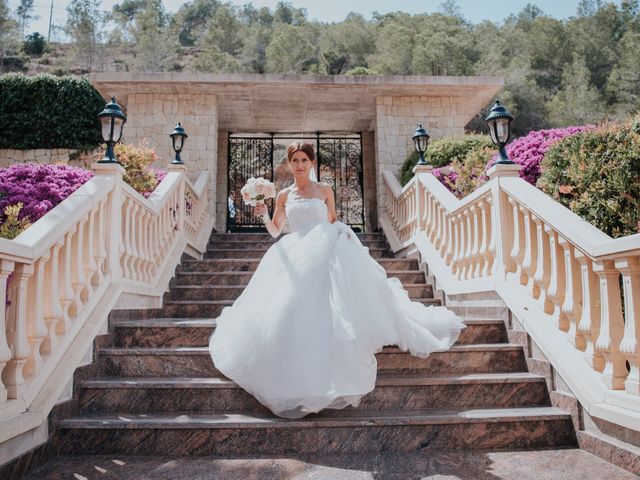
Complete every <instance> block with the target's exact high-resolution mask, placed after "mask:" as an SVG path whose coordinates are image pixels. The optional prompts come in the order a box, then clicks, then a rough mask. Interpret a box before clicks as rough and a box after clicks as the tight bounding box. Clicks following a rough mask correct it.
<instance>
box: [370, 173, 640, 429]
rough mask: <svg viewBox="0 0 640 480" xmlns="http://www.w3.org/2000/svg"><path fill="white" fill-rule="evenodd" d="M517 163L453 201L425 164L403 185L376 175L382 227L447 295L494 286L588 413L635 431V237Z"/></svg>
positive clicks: (638, 314) (639, 389)
mask: <svg viewBox="0 0 640 480" xmlns="http://www.w3.org/2000/svg"><path fill="white" fill-rule="evenodd" d="M517 170H518V167H515V166H507V167H503V166H497V167H494V168H493V169H492V171H490V172H489V173H490V178H491V179H490V181H489V182H487V183H485V184H484V185H483V186H482V187H480V188H479V189H478V190H476V191H475V192H473V193H472V194H470V195H468V196H467V197H465V198H464V199H462V200H458V199H457V198H456V197H455V196H454V195H453V194H452V193H451V192H449V191H448V190H447V189H446V188H445V187H444V186H443V185H442V184H441V183H440V182H439V181H438V180H437V179H436V178H435V177H434V176H433V175H432V174H431V172H430V168H429V167H422V170H420V169H418V170H417V171H416V175H415V176H414V178H413V179H412V180H411V181H410V182H409V183H408V184H407V185H406V186H405V187H404V188H401V187H400V185H399V184H398V181H397V180H396V178H395V177H394V176H393V175H392V174H391V173H390V172H388V171H387V172H384V180H385V185H386V193H387V197H386V198H387V204H386V205H385V206H384V212H385V216H384V218H382V219H381V222H380V223H381V226H382V227H383V229H384V231H385V234H386V235H387V238H389V239H390V243H391V244H392V248H393V249H394V250H395V251H400V250H403V249H404V250H407V251H409V250H411V249H412V248H413V249H415V248H417V250H418V251H419V252H420V254H421V256H422V258H423V260H424V261H425V262H426V263H427V264H428V265H429V269H430V270H431V271H432V273H433V274H434V275H435V277H436V278H437V282H438V284H439V286H441V287H442V288H443V290H444V291H445V293H447V294H449V295H453V294H462V293H473V292H480V291H489V290H494V291H496V292H497V293H498V294H499V295H500V296H501V298H502V300H503V301H504V302H505V303H506V304H507V306H508V307H509V309H510V310H511V312H512V313H513V314H514V315H516V316H517V317H518V320H519V321H520V322H521V323H522V324H523V326H524V327H525V328H526V329H527V332H528V333H529V334H530V336H531V337H532V339H534V340H535V342H536V344H537V345H538V346H539V347H540V348H541V349H542V351H543V353H544V354H545V356H546V357H547V358H549V359H550V361H551V362H552V364H553V366H554V368H556V370H557V371H558V372H559V373H560V374H561V375H562V377H563V379H564V380H565V381H566V382H567V384H568V385H569V387H570V388H572V391H573V392H574V394H576V396H577V398H578V399H579V400H580V401H581V403H582V404H583V405H584V406H585V408H587V410H588V411H589V413H590V414H592V415H594V416H596V417H600V418H604V419H606V420H608V421H611V422H613V423H619V424H625V426H627V427H629V428H633V429H636V430H640V341H639V336H640V234H636V235H631V236H628V237H624V238H618V239H612V238H611V237H609V236H608V235H606V234H604V233H603V232H602V231H600V230H598V229H597V228H595V227H594V226H593V225H590V224H589V223H587V222H585V221H584V220H582V219H581V218H579V217H578V216H577V215H575V214H574V213H573V212H571V211H570V210H568V209H567V208H565V207H564V206H562V205H561V204H559V203H557V202H555V201H554V200H553V199H552V198H550V197H549V196H547V195H545V194H544V193H543V192H541V191H540V190H538V189H536V188H535V187H533V186H532V185H530V184H528V183H527V182H526V181H524V180H522V179H520V178H519V177H517Z"/></svg>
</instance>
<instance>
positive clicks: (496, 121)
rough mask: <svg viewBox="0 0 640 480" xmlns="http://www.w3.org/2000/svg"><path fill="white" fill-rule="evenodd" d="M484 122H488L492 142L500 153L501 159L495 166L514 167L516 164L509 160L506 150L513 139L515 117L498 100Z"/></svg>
mask: <svg viewBox="0 0 640 480" xmlns="http://www.w3.org/2000/svg"><path fill="white" fill-rule="evenodd" d="M484 121H485V122H487V125H488V126H489V133H490V134H491V141H492V142H493V143H494V144H495V145H496V146H497V147H498V149H499V151H500V159H499V160H498V161H497V162H496V163H495V164H494V165H497V164H501V165H513V164H514V163H513V162H512V161H511V160H510V159H509V156H508V155H507V151H506V150H505V148H504V146H505V145H506V144H507V142H508V141H509V138H510V137H511V122H512V121H513V115H511V114H510V113H509V112H508V111H507V109H506V108H505V107H504V105H502V104H501V103H500V100H496V103H495V105H494V106H493V108H492V109H491V111H490V112H489V115H487V118H485V119H484Z"/></svg>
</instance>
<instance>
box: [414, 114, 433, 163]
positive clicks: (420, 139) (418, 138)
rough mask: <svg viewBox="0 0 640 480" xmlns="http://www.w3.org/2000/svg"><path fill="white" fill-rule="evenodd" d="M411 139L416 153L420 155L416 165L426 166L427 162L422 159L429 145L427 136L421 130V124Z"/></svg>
mask: <svg viewBox="0 0 640 480" xmlns="http://www.w3.org/2000/svg"><path fill="white" fill-rule="evenodd" d="M411 138H412V139H413V144H414V146H415V147H416V152H418V155H420V159H419V160H418V165H426V164H427V161H426V160H425V159H424V153H425V152H426V151H427V146H428V145H429V134H428V133H427V131H426V130H425V129H424V128H422V124H418V128H416V132H415V133H414V134H413V136H412V137H411Z"/></svg>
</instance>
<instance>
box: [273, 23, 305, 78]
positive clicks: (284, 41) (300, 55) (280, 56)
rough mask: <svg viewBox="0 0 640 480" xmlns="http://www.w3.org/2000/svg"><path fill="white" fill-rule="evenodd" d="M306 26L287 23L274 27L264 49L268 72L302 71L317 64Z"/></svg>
mask: <svg viewBox="0 0 640 480" xmlns="http://www.w3.org/2000/svg"><path fill="white" fill-rule="evenodd" d="M308 28H309V27H295V26H293V25H290V24H288V23H281V24H279V25H277V26H276V27H275V29H274V31H273V35H272V37H271V41H270V42H269V45H268V46H267V50H266V60H267V62H266V71H267V72H268V73H303V72H306V71H309V67H310V66H311V65H312V64H314V63H316V64H317V58H316V57H315V55H314V46H313V44H312V43H311V41H310V40H309V38H310V37H312V36H311V35H308V34H307V29H308Z"/></svg>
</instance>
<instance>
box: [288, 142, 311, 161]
mask: <svg viewBox="0 0 640 480" xmlns="http://www.w3.org/2000/svg"><path fill="white" fill-rule="evenodd" d="M296 152H304V153H305V154H306V155H307V157H309V160H311V161H314V160H315V159H316V154H315V152H314V151H313V144H312V143H307V142H302V141H300V140H296V141H295V142H293V143H292V144H291V145H289V148H287V160H288V161H291V157H293V154H294V153H296Z"/></svg>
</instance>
